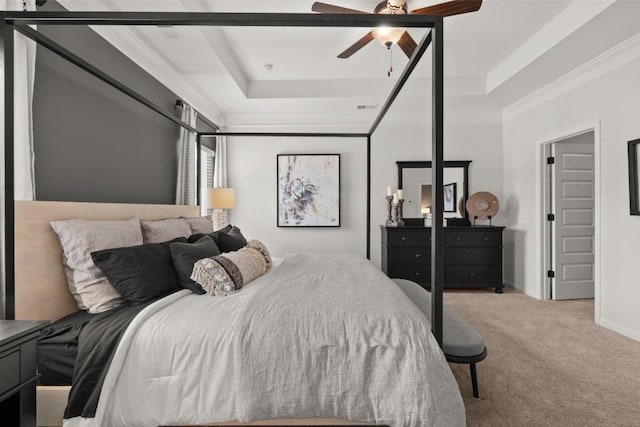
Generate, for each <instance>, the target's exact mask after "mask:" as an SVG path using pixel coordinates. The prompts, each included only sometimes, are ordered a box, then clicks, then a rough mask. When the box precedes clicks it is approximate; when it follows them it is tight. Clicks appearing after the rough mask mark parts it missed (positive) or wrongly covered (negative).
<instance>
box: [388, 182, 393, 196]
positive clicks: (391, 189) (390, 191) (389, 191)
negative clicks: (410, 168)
mask: <svg viewBox="0 0 640 427" xmlns="http://www.w3.org/2000/svg"><path fill="white" fill-rule="evenodd" d="M391 195H393V188H391V186H390V185H387V196H391Z"/></svg>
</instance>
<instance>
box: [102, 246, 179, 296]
mask: <svg viewBox="0 0 640 427" xmlns="http://www.w3.org/2000/svg"><path fill="white" fill-rule="evenodd" d="M186 241H187V239H185V238H184V237H179V238H177V239H174V240H170V241H168V242H164V243H151V244H146V245H139V246H131V247H126V248H115V249H105V250H102V251H96V252H91V258H92V259H93V262H94V263H95V265H96V266H97V267H98V268H99V269H100V270H102V272H103V273H104V274H105V276H107V279H108V280H109V283H111V285H112V286H113V287H114V288H116V290H117V291H118V292H120V295H122V298H123V299H124V300H126V301H129V302H132V303H141V302H145V301H149V300H152V299H154V298H157V297H160V296H163V295H166V294H168V293H170V292H173V291H176V290H179V289H180V280H179V279H178V273H177V272H176V269H175V267H174V266H173V260H172V259H171V248H170V246H169V245H170V244H171V243H176V242H186Z"/></svg>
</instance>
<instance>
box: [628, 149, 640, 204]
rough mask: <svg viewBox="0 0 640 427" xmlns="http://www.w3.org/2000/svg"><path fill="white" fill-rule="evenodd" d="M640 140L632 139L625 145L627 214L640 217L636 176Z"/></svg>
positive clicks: (637, 179)
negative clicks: (627, 167) (626, 154)
mask: <svg viewBox="0 0 640 427" xmlns="http://www.w3.org/2000/svg"><path fill="white" fill-rule="evenodd" d="M638 145H640V139H634V140H633V141H629V142H628V143H627V151H628V156H629V213H630V214H631V215H640V194H639V193H638V192H639V191H640V175H638V164H639V163H640V159H639V158H638V157H639V156H640V152H639V151H638Z"/></svg>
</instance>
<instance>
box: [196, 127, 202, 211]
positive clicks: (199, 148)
mask: <svg viewBox="0 0 640 427" xmlns="http://www.w3.org/2000/svg"><path fill="white" fill-rule="evenodd" d="M200 137H201V135H200V133H199V132H198V133H196V205H198V206H200V204H201V203H202V200H201V197H200V190H201V188H200V186H201V185H202V184H201V182H200V180H201V177H202V159H201V157H200V156H202V141H200ZM200 212H202V206H200Z"/></svg>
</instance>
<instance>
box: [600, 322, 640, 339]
mask: <svg viewBox="0 0 640 427" xmlns="http://www.w3.org/2000/svg"><path fill="white" fill-rule="evenodd" d="M597 323H598V324H599V325H600V326H602V327H603V328H607V329H610V330H612V331H613V332H617V333H619V334H620V335H624V336H625V337H627V338H631V339H632V340H636V341H640V332H638V331H632V330H631V329H629V328H625V327H624V326H620V325H618V324H617V323H615V322H612V321H610V320H605V319H603V318H602V317H601V318H600V321H599V322H597Z"/></svg>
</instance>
